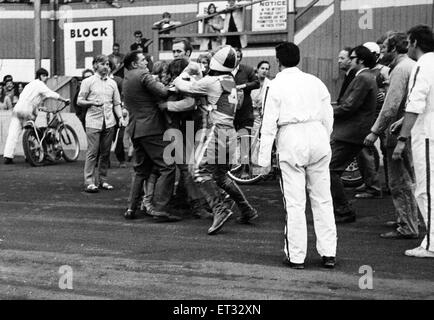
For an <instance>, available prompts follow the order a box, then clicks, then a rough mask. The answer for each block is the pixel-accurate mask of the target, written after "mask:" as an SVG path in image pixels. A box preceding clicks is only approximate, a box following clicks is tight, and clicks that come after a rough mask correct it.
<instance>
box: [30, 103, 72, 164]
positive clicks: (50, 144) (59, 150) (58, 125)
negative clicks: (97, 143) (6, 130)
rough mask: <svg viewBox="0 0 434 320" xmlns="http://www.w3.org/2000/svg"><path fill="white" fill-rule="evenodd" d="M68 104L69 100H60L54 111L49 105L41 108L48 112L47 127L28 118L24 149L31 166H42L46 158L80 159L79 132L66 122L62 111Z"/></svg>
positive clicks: (52, 159) (69, 160) (55, 104)
mask: <svg viewBox="0 0 434 320" xmlns="http://www.w3.org/2000/svg"><path fill="white" fill-rule="evenodd" d="M62 104H63V106H62ZM68 105H69V102H60V101H59V102H57V103H54V111H50V110H49V109H51V108H48V106H47V107H45V108H44V107H42V108H39V110H40V111H44V112H47V118H48V119H47V123H48V125H47V127H38V126H37V125H36V122H35V120H28V121H27V123H26V124H25V126H24V133H23V149H24V154H25V156H26V160H27V161H28V163H29V164H30V165H31V166H33V167H39V166H42V165H44V164H45V162H46V160H47V161H49V162H54V161H56V160H60V159H61V158H63V159H64V160H65V161H66V162H73V161H76V160H77V159H78V156H79V154H80V144H79V140H78V136H77V133H76V132H75V131H74V129H73V128H72V127H71V126H70V125H68V124H65V123H64V121H63V118H62V116H61V113H60V112H61V111H62V110H64V109H65V108H66V107H67V106H68Z"/></svg>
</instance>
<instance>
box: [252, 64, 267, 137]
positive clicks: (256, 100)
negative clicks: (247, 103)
mask: <svg viewBox="0 0 434 320" xmlns="http://www.w3.org/2000/svg"><path fill="white" fill-rule="evenodd" d="M256 70H257V75H258V79H259V89H254V90H252V92H251V97H252V103H253V117H254V123H253V135H254V134H255V132H256V130H258V129H259V126H260V123H261V119H262V114H263V110H262V103H263V101H264V97H265V92H266V90H267V88H268V87H269V86H270V83H271V80H270V79H268V73H269V72H270V63H269V62H268V61H261V62H259V63H258V66H257V67H256Z"/></svg>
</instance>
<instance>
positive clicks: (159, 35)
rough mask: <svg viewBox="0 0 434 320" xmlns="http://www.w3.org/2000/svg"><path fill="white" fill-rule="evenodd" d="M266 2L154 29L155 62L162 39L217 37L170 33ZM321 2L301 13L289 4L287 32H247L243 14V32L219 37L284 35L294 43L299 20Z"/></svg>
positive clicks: (315, 2) (228, 9)
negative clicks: (296, 25) (291, 8)
mask: <svg viewBox="0 0 434 320" xmlns="http://www.w3.org/2000/svg"><path fill="white" fill-rule="evenodd" d="M264 1H266V0H257V1H252V2H251V3H246V4H243V5H237V6H235V7H232V8H226V9H224V10H220V11H217V12H215V13H213V14H209V15H205V16H201V17H197V18H195V19H192V20H189V21H187V22H184V23H181V24H178V25H174V26H170V27H168V28H165V29H160V28H158V27H154V28H152V30H153V37H152V55H153V57H154V60H155V61H156V60H158V56H159V44H160V39H174V38H210V37H215V36H216V34H215V33H205V32H204V29H203V30H202V33H191V32H184V33H171V34H167V33H168V32H170V31H173V30H176V29H178V28H181V27H185V26H187V25H190V24H193V23H198V22H200V21H202V25H203V27H205V20H207V19H210V18H212V17H215V16H217V15H220V14H226V13H229V12H231V11H234V10H239V9H240V8H241V9H242V10H245V8H246V7H249V6H253V5H255V4H258V3H261V2H264ZM319 1H320V0H312V1H311V2H310V3H309V4H308V5H307V6H306V7H304V8H303V9H302V10H301V11H300V12H297V11H296V4H295V0H294V11H289V2H288V10H287V21H286V23H287V28H286V30H273V31H246V15H245V14H243V15H242V16H243V22H242V25H243V30H244V31H241V32H225V33H221V34H219V35H221V36H242V35H255V36H260V35H282V36H283V37H282V38H283V39H285V40H288V41H293V39H294V35H295V31H296V30H295V24H296V22H297V20H299V19H300V18H301V17H303V16H304V15H305V14H306V13H307V12H308V11H309V10H310V9H312V8H313V7H314V6H315V5H316V4H317V3H318V2H319Z"/></svg>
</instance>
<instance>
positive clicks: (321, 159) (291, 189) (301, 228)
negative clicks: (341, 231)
mask: <svg viewBox="0 0 434 320" xmlns="http://www.w3.org/2000/svg"><path fill="white" fill-rule="evenodd" d="M277 152H278V157H279V159H278V160H279V166H280V170H281V172H282V180H281V187H282V193H283V195H284V204H285V209H286V226H285V247H284V251H285V254H286V256H287V258H288V259H289V260H290V261H291V262H292V263H303V262H304V260H305V258H306V252H307V226H306V213H305V210H306V187H307V190H308V194H309V198H310V202H311V207H312V212H313V220H314V228H315V234H316V237H317V242H316V248H317V251H318V253H319V254H320V256H327V257H335V256H336V246H337V233H336V224H335V217H334V214H333V201H332V196H331V192H330V172H329V164H330V159H331V148H330V141H329V137H328V135H327V132H326V129H325V128H324V127H323V125H322V124H321V123H319V122H309V123H300V124H290V125H287V126H284V127H282V128H280V129H279V133H278V136H277Z"/></svg>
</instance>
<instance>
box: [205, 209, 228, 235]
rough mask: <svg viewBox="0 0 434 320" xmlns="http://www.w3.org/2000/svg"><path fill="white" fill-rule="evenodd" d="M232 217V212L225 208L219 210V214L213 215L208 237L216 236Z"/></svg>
mask: <svg viewBox="0 0 434 320" xmlns="http://www.w3.org/2000/svg"><path fill="white" fill-rule="evenodd" d="M231 215H233V212H232V211H231V210H229V209H227V208H226V207H223V208H221V210H219V212H217V213H216V214H215V215H214V221H213V223H212V226H211V227H210V228H209V229H208V234H209V235H214V234H216V233H217V232H218V231H219V230H220V229H221V228H222V227H223V225H224V223H225V222H226V221H227V220H228V219H229V218H230V216H231Z"/></svg>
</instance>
